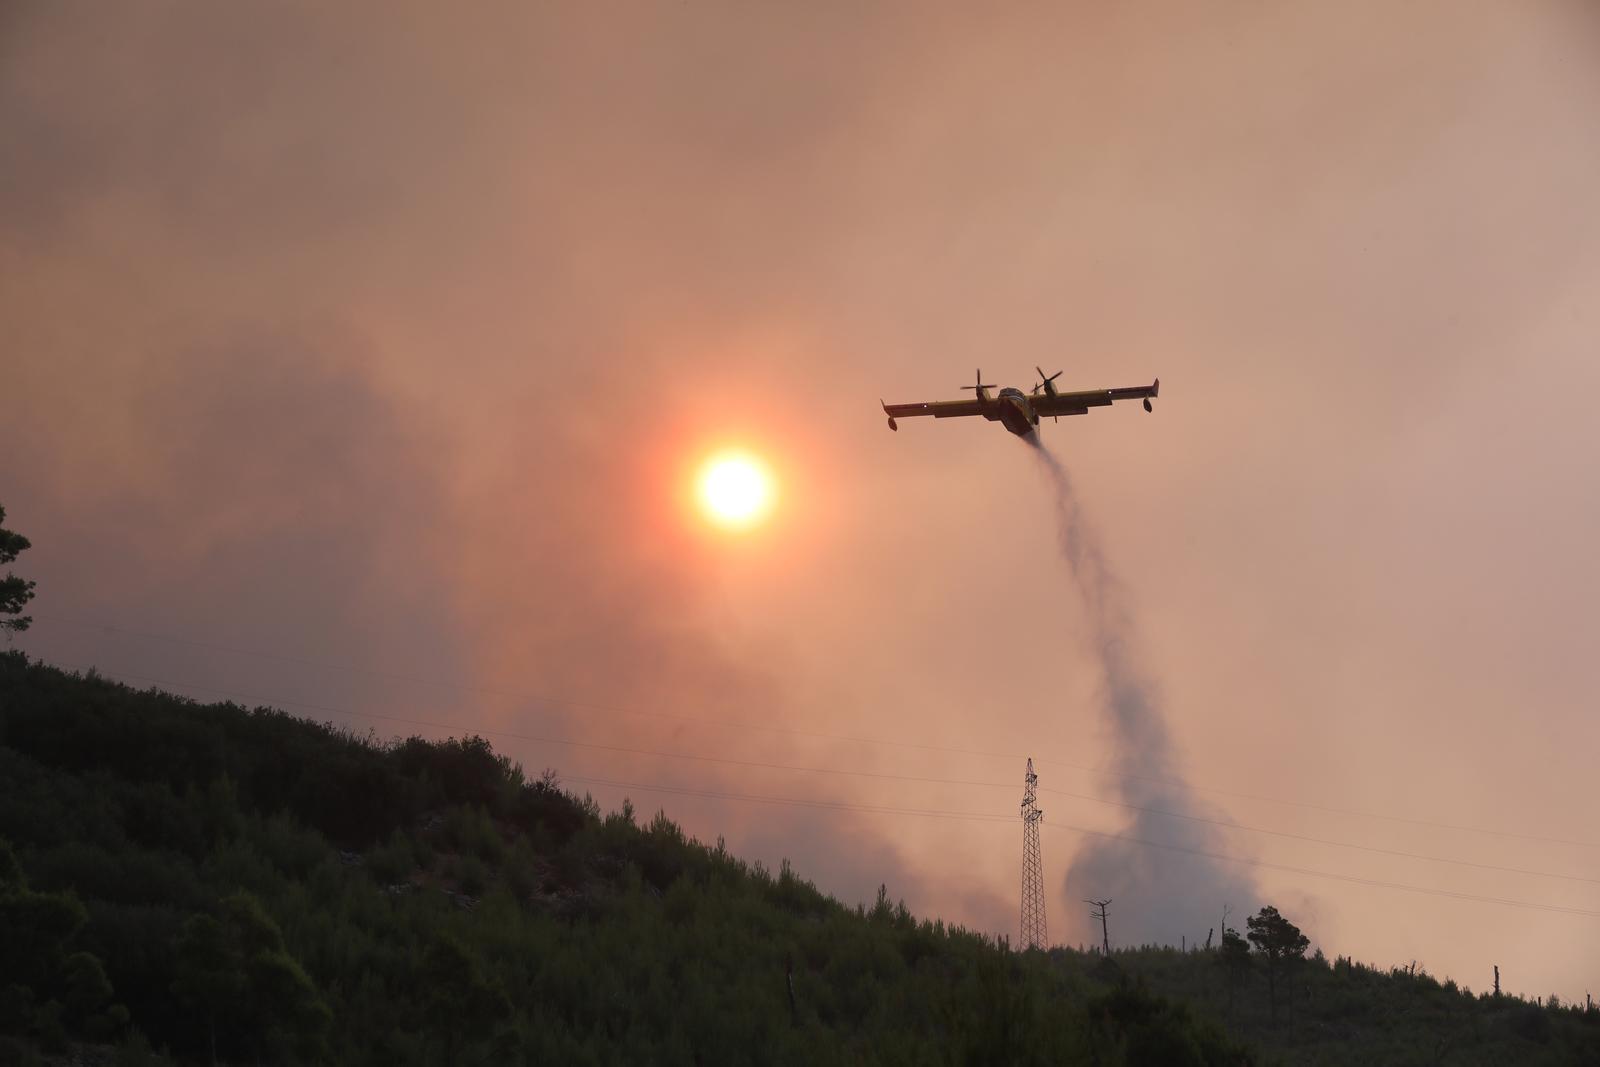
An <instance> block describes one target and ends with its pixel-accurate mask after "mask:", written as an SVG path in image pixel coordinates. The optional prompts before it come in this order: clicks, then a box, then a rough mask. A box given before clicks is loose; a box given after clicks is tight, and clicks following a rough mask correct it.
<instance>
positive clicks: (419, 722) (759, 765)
mask: <svg viewBox="0 0 1600 1067" xmlns="http://www.w3.org/2000/svg"><path fill="white" fill-rule="evenodd" d="M65 666H70V667H73V668H75V669H78V670H98V671H99V673H102V674H108V675H112V676H116V677H122V678H132V679H135V680H137V681H142V682H150V683H152V684H155V685H162V686H174V687H179V688H184V689H194V690H199V691H201V692H209V693H214V694H217V695H219V696H227V697H233V698H236V699H239V700H249V701H253V702H258V703H261V704H267V705H272V704H281V705H289V706H293V707H300V708H305V709H308V710H314V711H321V712H326V713H329V714H334V715H344V716H348V717H351V718H363V719H376V720H379V721H383V722H393V723H400V724H403V725H407V726H422V727H428V728H430V729H437V730H445V731H457V730H461V729H464V728H471V729H472V730H474V731H475V732H477V733H481V734H488V735H491V736H496V737H505V738H508V739H512V740H517V741H527V742H531V743H534V744H546V745H561V746H563V747H568V748H584V749H593V750H597V751H602V752H616V753H622V754H626V755H636V756H653V757H659V758H664V759H679V760H686V761H691V762H695V763H714V764H721V765H725V766H733V767H749V768H753V769H756V770H776V771H798V772H803V773H809V774H829V775H835V776H840V777H852V778H875V779H880V780H886V781H897V782H919V783H924V784H930V785H959V786H978V787H984V788H1001V789H1004V788H1010V787H1009V786H1008V785H1007V784H1006V783H1004V782H981V781H974V780H970V779H960V778H935V777H930V776H923V775H911V774H892V773H889V772H886V771H862V770H853V769H849V768H842V767H809V766H804V765H800V764H792V763H772V762H767V761H762V760H746V759H736V758H733V757H727V756H706V755H700V754H697V753H690V752H665V751H661V750H659V749H648V748H635V747H632V746H628V745H611V744H605V743H602V742H598V741H575V740H572V739H571V738H562V737H546V736H542V735H538V734H526V733H519V732H516V731H513V730H501V729H495V728H492V727H478V726H476V725H474V724H470V723H466V724H463V723H455V724H452V723H443V722H436V721H432V720H428V719H411V718H404V717H400V716H395V715H384V714H381V713H378V712H368V711H355V710H352V709H350V708H341V707H334V706H332V705H327V704H314V703H309V702H306V701H297V700H285V699H279V698H273V697H263V696H259V695H252V694H248V693H240V692H237V691H235V690H230V689H221V688H217V687H215V686H207V685H199V684H196V683H192V682H183V681H177V680H173V679H166V678H155V677H152V676H150V675H145V674H138V673H135V672H131V671H119V670H100V669H99V668H94V667H85V666H83V665H79V664H66V665H65ZM1039 792H1041V793H1046V794H1053V795H1056V796H1063V797H1069V798H1072V799H1075V800H1087V801H1091V802H1094V803H1097V804H1105V805H1108V806H1110V807H1116V808H1123V809H1125V810H1129V811H1137V812H1142V813H1144V814H1149V815H1157V816H1161V817H1163V818H1169V819H1182V820H1185V821H1189V822H1198V823H1204V824H1206V825H1209V826H1216V827H1219V828H1221V829H1226V830H1238V831H1243V832H1246V833H1256V834H1264V835H1267V836H1272V837H1282V838H1286V839H1289V840H1295V841H1304V842H1307V843H1310V844H1318V845H1328V846H1330V847H1334V848H1347V849H1354V850H1357V851H1361V852H1370V853H1374V854H1378V855H1385V856H1395V857H1399V858H1403V859H1413V860H1422V861H1425V862H1430V863H1446V864H1451V865H1454V866H1460V867H1471V868H1475V869H1478V870H1486V871H1496V872H1500V873H1504V874H1521V875H1528V876H1530V877H1536V878H1550V879H1555V880H1558V881H1568V882H1583V883H1587V884H1590V885H1600V878H1588V877H1584V876H1582V875H1573V874H1558V873H1555V872H1553V871H1539V870H1532V869H1530V868H1524V867H1508V866H1503V865H1500V864H1493V863H1479V862H1475V861H1473V860H1460V859H1452V858H1450V857H1448V856H1431V855H1427V854H1425V853H1419V852H1407V851H1405V850H1403V849H1390V848H1382V847H1379V846H1376V845H1362V844H1358V843H1355V842H1350V841H1335V840H1332V839H1328V838H1321V837H1314V836H1311V835H1309V834H1297V833H1293V832H1290V831H1287V830H1272V829H1267V828H1265V827H1258V826H1247V825H1243V824H1240V823H1234V822H1229V821H1227V820H1224V819H1213V818H1208V817H1206V816H1203V815H1194V814H1187V813H1184V812H1175V811H1166V810H1164V809H1160V808H1151V807H1146V806H1143V805H1139V804H1131V803H1128V802H1126V801H1121V800H1111V799H1109V798H1106V797H1097V796H1093V795H1091V794H1086V793H1073V792H1069V791H1067V790H1061V789H1048V788H1041V789H1039Z"/></svg>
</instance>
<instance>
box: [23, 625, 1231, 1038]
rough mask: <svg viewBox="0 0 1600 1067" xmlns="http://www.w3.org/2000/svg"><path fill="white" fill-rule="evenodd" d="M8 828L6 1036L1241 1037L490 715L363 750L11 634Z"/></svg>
mask: <svg viewBox="0 0 1600 1067" xmlns="http://www.w3.org/2000/svg"><path fill="white" fill-rule="evenodd" d="M0 839H5V840H6V841H9V842H10V847H9V848H6V849H4V850H0V864H4V866H0V990H3V993H0V1003H3V1007H0V1032H4V1033H7V1034H9V1035H10V1036H9V1037H7V1038H4V1039H0V1040H4V1041H5V1042H6V1044H5V1045H4V1046H3V1047H4V1049H5V1051H4V1052H3V1053H0V1056H4V1057H9V1058H10V1059H11V1060H14V1061H15V1060H19V1059H23V1058H25V1057H28V1056H32V1055H35V1054H37V1053H41V1052H42V1053H50V1052H52V1051H53V1050H60V1049H62V1048H64V1047H65V1046H66V1044H67V1043H68V1042H69V1040H70V1041H74V1042H82V1043H93V1042H100V1043H109V1044H117V1045H120V1046H121V1048H120V1052H119V1054H120V1055H121V1057H122V1058H123V1060H124V1061H126V1062H139V1061H140V1060H141V1059H154V1058H157V1057H156V1054H149V1053H147V1052H145V1051H144V1050H146V1049H148V1048H150V1047H154V1048H155V1049H158V1050H160V1053H159V1056H160V1057H170V1058H172V1059H175V1060H179V1061H187V1062H210V1061H212V1059H213V1058H215V1059H216V1060H218V1061H224V1062H228V1061H231V1062H279V1063H282V1062H313V1061H325V1062H337V1063H373V1064H379V1063H381V1064H395V1063H473V1062H483V1063H491V1062H492V1063H502V1062H529V1063H546V1062H550V1063H588V1062H613V1061H620V1060H624V1059H625V1060H628V1061H632V1062H682V1063H694V1062H701V1063H756V1062H760V1063H769V1062H780V1063H781V1062H796V1063H798V1062H806V1063H816V1062H841V1061H869V1062H898V1063H927V1062H974V1061H978V1062H983V1061H991V1062H1001V1063H1026V1062H1062V1061H1068V1062H1073V1061H1085V1062H1087V1061H1091V1060H1092V1061H1097V1062H1103V1063H1119V1062H1130V1061H1131V1062H1148V1061H1150V1060H1152V1059H1159V1060H1160V1061H1162V1062H1171V1063H1185V1062H1188V1063H1236V1062H1243V1061H1245V1060H1246V1059H1247V1056H1246V1055H1245V1053H1244V1052H1243V1051H1242V1050H1241V1048H1240V1047H1238V1046H1236V1045H1235V1044H1233V1043H1232V1042H1231V1041H1229V1039H1227V1038H1226V1036H1225V1035H1224V1034H1223V1032H1222V1030H1221V1028H1220V1027H1218V1026H1216V1025H1215V1024H1213V1023H1209V1022H1205V1021H1202V1020H1199V1019H1197V1018H1195V1017H1194V1016H1193V1015H1191V1013H1190V1012H1189V1011H1188V1010H1187V1009H1185V1008H1183V1007H1182V1006H1179V1005H1176V1004H1174V1003H1173V1002H1170V1001H1167V1000H1164V999H1162V998H1159V997H1156V996H1154V995H1152V994H1150V993H1149V992H1147V991H1146V990H1144V989H1143V988H1141V987H1140V986H1139V985H1137V984H1127V985H1110V986H1105V985H1102V984H1101V983H1099V982H1095V981H1093V980H1091V979H1087V978H1083V977H1081V976H1078V975H1076V974H1074V973H1072V972H1071V971H1069V970H1068V969H1065V968H1062V967H1060V966H1057V965H1055V964H1054V963H1053V962H1052V961H1051V960H1050V959H1049V958H1047V957H1045V956H1044V955H1042V954H1039V953H1031V954H1018V953H1013V952H1009V951H1007V950H1006V948H1005V947H1004V946H1003V945H998V944H996V943H995V942H994V941H993V940H990V939H987V938H984V937H982V936H980V935H977V934H973V933H968V932H965V931H962V930H959V929H948V928H945V927H944V926H942V925H941V924H939V923H937V922H934V923H929V922H919V921H917V920H916V919H914V918H913V917H912V916H911V915H910V914H908V913H907V912H906V910H905V908H904V907H903V906H896V905H895V904H893V903H892V902H891V901H890V900H889V898H888V897H887V895H886V894H880V897H879V899H878V901H877V902H876V904H875V905H874V906H873V907H871V908H847V907H845V906H843V905H841V904H839V903H837V902H836V901H834V900H832V899H830V898H828V897H826V896H824V895H823V894H821V893H819V892H818V891H817V890H816V889H814V888H813V887H812V886H811V885H810V884H808V883H806V882H804V881H802V880H801V879H800V878H799V877H797V876H796V875H795V874H794V872H793V871H791V870H790V869H789V868H788V866H787V865H786V864H785V865H784V866H783V867H782V868H781V869H780V870H778V871H777V872H771V871H767V870H764V869H763V868H762V867H761V866H760V865H746V864H745V863H743V862H741V861H740V860H738V859H736V858H735V857H733V856H731V855H729V854H728V852H727V851H726V850H725V849H723V848H722V847H720V845H719V846H717V847H706V846H703V845H700V844H698V843H696V842H693V841H689V840H686V839H685V838H684V835H683V834H682V833H681V832H680V831H679V829H678V828H677V827H676V826H675V825H673V824H672V823H671V822H669V821H668V820H667V819H666V818H665V817H662V816H659V815H658V816H657V817H656V818H655V819H653V820H651V821H650V822H649V823H648V824H647V825H643V826H641V825H638V823H637V821H636V820H635V818H634V815H633V812H632V810H631V808H624V810H623V811H621V812H617V813H613V814H611V815H609V816H605V817H602V816H601V815H600V813H599V812H598V810H596V808H595V807H594V805H593V804H591V803H589V802H587V801H580V800H576V799H574V798H572V797H570V796H568V795H567V794H566V793H564V792H562V791H561V790H560V789H559V788H557V787H556V785H555V784H554V783H553V782H551V781H548V780H537V781H531V782H530V781H527V780H525V779H524V777H523V774H522V772H521V770H520V769H519V768H517V767H515V766H513V765H511V764H510V763H508V762H507V761H506V760H505V759H504V758H502V757H499V756H496V755H495V753H494V752H493V751H492V750H491V749H490V747H489V745H488V744H487V743H486V742H484V741H482V740H480V739H477V738H469V739H466V740H453V741H448V742H443V743H431V742H427V741H423V740H420V739H417V738H412V739H409V740H405V741H400V742H397V743H393V744H386V745H384V744H377V743H375V742H374V741H372V740H371V739H368V738H360V737H352V736H350V735H348V734H345V733H342V732H340V731H338V730H335V729H333V728H330V727H327V726H321V725H317V724H314V723H309V722H305V721H301V720H298V719H294V718H291V717H289V716H287V715H284V714H282V713H279V712H276V711H272V710H269V709H257V710H255V711H247V710H245V709H243V708H240V707H236V706H231V705H212V706H201V705H197V704H194V703H192V702H189V701H186V700H183V699H180V698H177V697H173V696H169V695H166V694H162V693H157V692H144V693H138V692H133V691H131V690H129V689H126V688H124V687H122V686H119V685H115V684H111V683H109V682H106V681H103V680H100V679H97V678H94V677H88V678H80V677H77V676H73V675H68V674H64V673H62V672H59V671H56V670H54V669H51V668H48V667H44V666H41V665H38V664H32V663H28V662H27V661H25V660H24V659H23V657H21V656H20V655H15V654H13V655H5V656H0ZM13 857H14V859H15V860H18V861H20V863H17V862H13ZM24 933H26V934H27V935H28V936H26V937H23V936H22V935H23V934H24ZM791 975H792V985H791V981H790V976H791ZM791 989H792V993H791Z"/></svg>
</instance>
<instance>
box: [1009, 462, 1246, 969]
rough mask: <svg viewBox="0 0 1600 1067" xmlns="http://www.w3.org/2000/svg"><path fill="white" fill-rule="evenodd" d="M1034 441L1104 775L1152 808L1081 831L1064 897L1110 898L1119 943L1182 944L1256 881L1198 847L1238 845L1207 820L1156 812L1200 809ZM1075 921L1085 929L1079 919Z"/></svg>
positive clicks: (1237, 904) (1093, 555) (1101, 571)
mask: <svg viewBox="0 0 1600 1067" xmlns="http://www.w3.org/2000/svg"><path fill="white" fill-rule="evenodd" d="M1034 443H1035V445H1036V446H1037V447H1036V448H1035V450H1034V451H1035V454H1037V455H1038V457H1039V461H1040V463H1041V465H1042V466H1043V467H1044V470H1045V472H1046V474H1047V475H1048V476H1049V478H1050V485H1051V488H1052V489H1054V491H1055V497H1056V517H1057V522H1058V523H1059V525H1060V530H1059V536H1060V540H1061V552H1062V555H1063V556H1064V557H1065V559H1066V562H1067V565H1068V566H1069V567H1070V568H1071V569H1072V577H1073V581H1074V582H1075V584H1076V585H1077V588H1078V592H1079V594H1080V596H1081V598H1082V601H1083V607H1084V613H1085V615H1086V617H1087V622H1088V628H1089V635H1090V639H1091V641H1092V642H1093V645H1094V652H1095V656H1096V658H1097V659H1098V660H1099V663H1100V667H1101V669H1102V671H1104V674H1105V679H1104V688H1103V690H1102V700H1103V706H1104V709H1105V716H1106V719H1107V722H1108V725H1109V726H1110V736H1111V738H1112V744H1113V750H1112V763H1111V766H1110V770H1112V771H1113V772H1115V774H1116V775H1118V777H1115V778H1112V777H1108V778H1107V780H1106V783H1107V785H1108V786H1109V787H1111V788H1114V790H1115V795H1116V797H1117V798H1118V799H1120V800H1121V801H1122V802H1124V803H1126V804H1129V805H1133V806H1135V807H1137V808H1140V809H1146V810H1139V811H1134V812H1133V819H1132V820H1131V821H1130V822H1129V824H1128V825H1127V826H1126V827H1125V828H1124V830H1123V835H1124V838H1125V839H1121V840H1119V839H1114V838H1109V837H1089V838H1086V839H1085V840H1084V843H1083V845H1082V847H1081V848H1080V849H1079V850H1078V853H1077V855H1075V856H1074V857H1073V860H1072V865H1071V867H1070V868H1069V869H1068V870H1067V880H1066V892H1067V897H1068V899H1069V900H1071V901H1078V900H1087V899H1090V898H1095V899H1106V898H1110V899H1111V900H1112V901H1113V904H1112V906H1111V909H1110V913H1111V920H1112V921H1111V929H1112V934H1113V938H1112V940H1113V944H1115V943H1116V942H1117V941H1118V940H1119V939H1120V940H1121V942H1122V943H1124V944H1127V943H1143V942H1157V943H1170V944H1176V943H1178V940H1179V938H1180V937H1187V938H1188V939H1189V940H1190V941H1191V942H1193V941H1195V940H1197V939H1202V938H1204V937H1205V935H1206V931H1207V930H1209V929H1211V928H1213V927H1215V926H1216V925H1217V923H1218V921H1219V917H1220V915H1221V911H1222V907H1223V905H1225V904H1226V905H1231V906H1232V909H1233V914H1234V915H1242V914H1243V913H1244V910H1245V909H1246V908H1247V907H1252V906H1253V902H1254V901H1255V899H1256V890H1255V888H1254V886H1253V884H1252V883H1251V881H1250V879H1249V878H1247V877H1245V876H1244V874H1243V873H1242V871H1241V870H1239V869H1237V868H1236V865H1233V864H1228V863H1225V862H1223V861H1220V860H1215V859H1211V858H1209V857H1207V856H1203V855H1197V854H1196V853H1201V852H1211V853H1227V854H1234V850H1232V849H1230V847H1229V846H1227V845H1225V844H1224V843H1222V842H1219V841H1217V840H1215V838H1216V834H1214V833H1213V832H1212V831H1211V830H1210V829H1208V828H1207V826H1206V825H1205V824H1203V823H1199V822H1196V821H1194V820H1193V819H1185V818H1173V817H1170V816H1167V815H1159V814H1155V812H1170V813H1172V815H1176V816H1185V815H1188V816H1193V815H1197V814H1200V811H1199V805H1198V803H1197V801H1196V800H1195V798H1194V796H1193V794H1192V793H1191V791H1190V790H1189V788H1188V786H1187V785H1185V784H1184V782H1183V781H1182V780H1181V778H1179V777H1177V772H1176V771H1175V770H1174V765H1175V762H1176V761H1175V759H1174V753H1173V745H1172V739H1171V736H1170V735H1169V734H1168V732H1167V724H1166V721H1165V719H1164V718H1163V717H1162V713H1161V706H1160V698H1159V694H1158V693H1157V692H1156V687H1155V684H1154V682H1153V681H1152V679H1151V678H1150V675H1149V671H1148V670H1147V668H1146V667H1145V665H1144V664H1142V663H1141V662H1140V661H1139V655H1138V650H1137V648H1136V642H1135V640H1134V638H1135V636H1136V632H1135V627H1134V625H1133V620H1132V618H1131V616H1130V614H1129V611H1128V607H1127V596H1126V594H1125V592H1124V590H1123V589H1122V587H1121V585H1120V583H1119V582H1118V581H1117V579H1116V576H1115V575H1114V574H1113V573H1112V572H1111V568H1110V567H1109V566H1108V565H1107V563H1106V559H1105V554H1104V552H1102V551H1101V548H1100V542H1099V540H1098V538H1097V537H1096V536H1095V534H1094V531H1093V529H1092V528H1091V527H1090V526H1089V524H1088V523H1087V522H1086V521H1085V519H1084V517H1083V512H1082V509H1081V508H1080V507H1079V504H1078V498H1077V495H1076V494H1075V493H1074V492H1073V488H1072V479H1071V478H1070V477H1069V476H1068V474H1067V471H1066V469H1065V468H1064V467H1063V466H1062V465H1061V463H1060V461H1059V460H1057V459H1056V458H1055V457H1054V456H1052V455H1051V454H1050V453H1049V452H1048V451H1046V450H1045V448H1044V447H1043V445H1041V444H1039V443H1038V441H1037V438H1035V439H1034ZM1136 842H1156V843H1159V844H1162V845H1167V846H1169V847H1167V848H1159V847H1152V846H1151V845H1150V844H1141V843H1136ZM1182 850H1187V851H1182ZM1073 928H1074V929H1078V930H1087V927H1086V926H1085V925H1084V922H1083V920H1081V919H1080V920H1079V921H1078V922H1077V923H1076V924H1074V927H1073ZM1217 936H1218V937H1220V936H1221V931H1220V930H1219V931H1217ZM1084 940H1086V941H1093V940H1098V936H1095V937H1087V936H1085V937H1084Z"/></svg>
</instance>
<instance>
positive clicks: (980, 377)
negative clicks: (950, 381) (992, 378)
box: [961, 370, 994, 396]
mask: <svg viewBox="0 0 1600 1067" xmlns="http://www.w3.org/2000/svg"><path fill="white" fill-rule="evenodd" d="M977 382H978V384H977V385H963V386H962V387H961V388H963V389H971V390H973V391H974V392H976V393H978V394H979V395H980V396H981V395H982V393H983V390H985V389H993V388H994V386H992V385H985V384H984V381H983V371H981V370H980V371H978V377H977Z"/></svg>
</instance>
